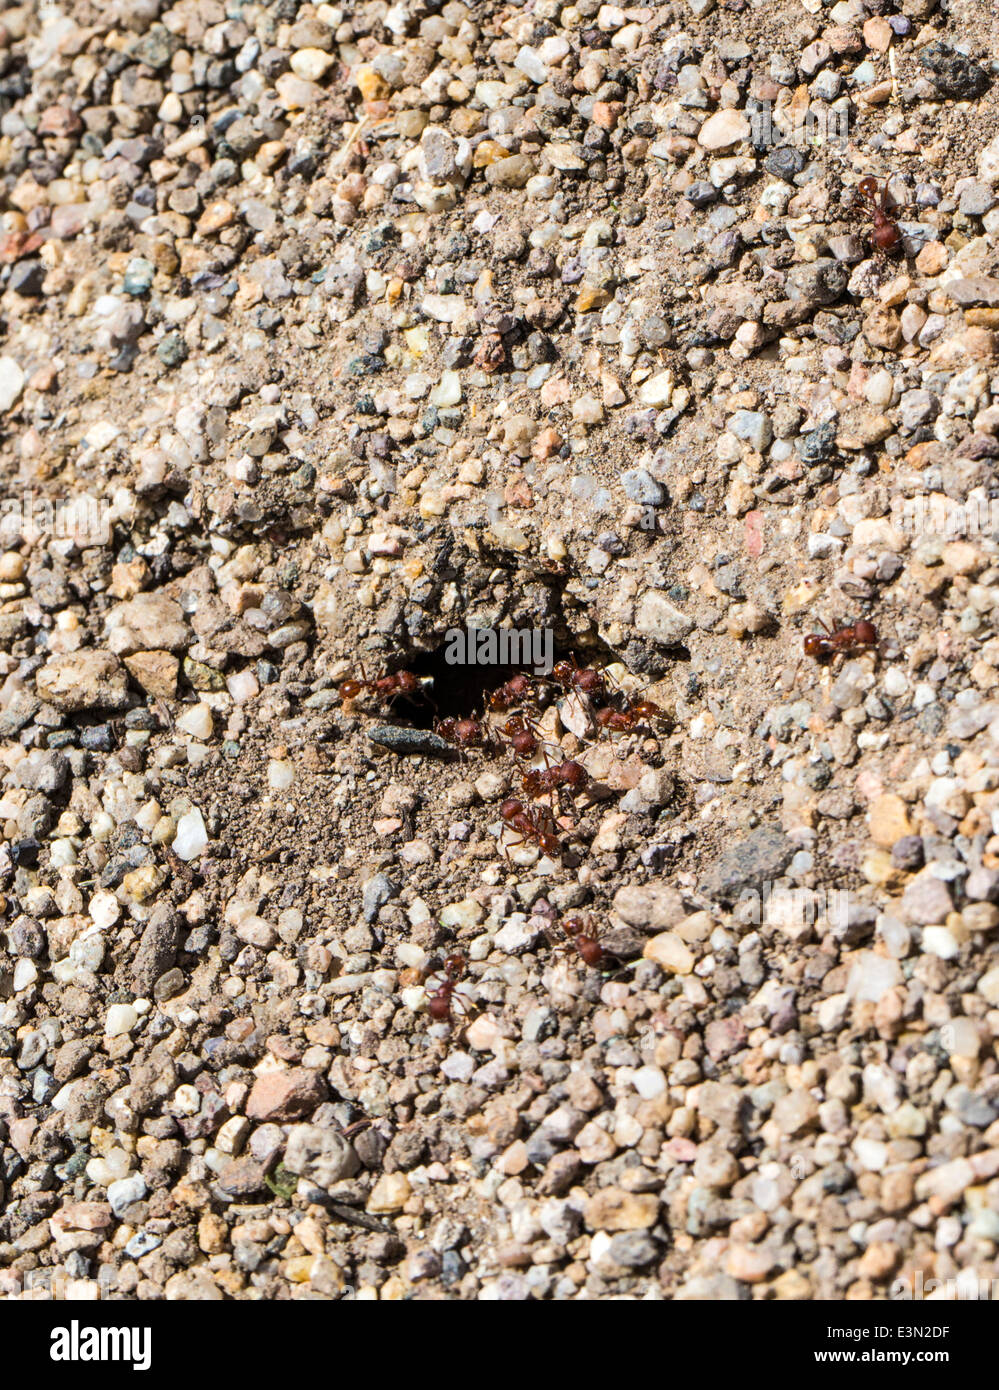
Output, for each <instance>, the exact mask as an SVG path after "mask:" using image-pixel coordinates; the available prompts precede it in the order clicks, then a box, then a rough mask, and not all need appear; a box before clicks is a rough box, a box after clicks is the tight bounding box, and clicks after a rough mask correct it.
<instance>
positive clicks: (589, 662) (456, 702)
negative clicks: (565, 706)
mask: <svg viewBox="0 0 999 1390" xmlns="http://www.w3.org/2000/svg"><path fill="white" fill-rule="evenodd" d="M483 630H484V629H483ZM493 631H496V632H499V631H501V629H493ZM511 631H521V632H522V631H524V629H523V628H519V629H513V628H511ZM450 646H451V644H450V642H449V641H448V640H447V639H444V640H442V641H441V642H440V644H439V645H438V646H436V647H435V648H434V649H433V651H430V652H420V653H414V654H413V655H412V656H411V657H410V658H409V660H408V661H406V662H403V663H402V665H403V666H405V668H406V669H407V670H409V671H412V672H413V673H414V675H417V676H420V677H421V678H423V679H427V678H429V682H430V683H429V684H428V685H427V687H426V695H425V696H424V697H418V698H416V699H397V700H395V701H394V704H393V718H394V719H396V720H398V721H400V722H405V723H407V724H410V725H412V727H413V728H416V729H429V728H432V727H433V723H434V720H435V719H446V718H448V717H452V718H455V719H467V718H479V717H480V716H481V715H482V711H483V706H484V702H485V696H486V694H487V693H488V692H489V691H491V690H496V689H497V687H498V686H501V685H503V684H504V682H505V681H508V680H509V679H510V678H511V676H515V675H519V674H521V673H524V674H527V675H535V674H537V673H536V672H535V669H534V667H533V666H530V665H517V666H512V665H496V666H491V665H482V664H480V663H479V662H476V663H475V665H470V664H468V663H467V662H466V663H452V662H450V661H449V660H448V652H449V650H450ZM619 660H620V658H619V657H618V656H617V654H616V653H615V652H614V651H612V650H611V648H610V647H608V646H607V644H606V643H605V642H602V641H600V640H597V642H596V643H594V644H591V645H589V646H587V648H586V649H585V650H583V649H582V648H580V647H576V646H573V645H572V644H571V643H566V642H560V641H559V640H558V638H557V637H556V638H555V640H554V643H553V647H552V664H553V665H554V664H555V663H556V662H558V661H575V662H576V664H577V665H579V666H608V665H610V664H611V663H612V662H615V661H619ZM551 690H552V693H553V696H554V687H551Z"/></svg>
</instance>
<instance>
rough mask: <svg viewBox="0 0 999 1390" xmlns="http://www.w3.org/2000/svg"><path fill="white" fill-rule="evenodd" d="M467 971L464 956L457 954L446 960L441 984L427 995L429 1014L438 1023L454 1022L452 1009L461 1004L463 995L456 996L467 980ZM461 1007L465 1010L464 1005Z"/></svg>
mask: <svg viewBox="0 0 999 1390" xmlns="http://www.w3.org/2000/svg"><path fill="white" fill-rule="evenodd" d="M467 969H468V962H467V961H466V960H465V957H464V956H462V955H459V954H455V955H453V956H448V957H447V958H446V959H445V961H444V969H443V971H442V972H441V983H440V984H439V985H438V986H437V988H436V989H433V990H431V991H430V992H429V993H428V994H427V1013H428V1014H429V1015H430V1017H431V1018H432V1019H433V1020H434V1021H435V1022H436V1023H451V1022H453V1019H452V1016H451V1010H452V1007H453V1006H454V1005H455V1004H458V1003H461V995H455V990H456V989H457V988H458V985H459V984H460V983H461V981H462V980H463V979H464V978H465V974H466V971H467ZM461 1007H462V1009H463V1010H464V1008H465V1006H464V1004H462V1005H461Z"/></svg>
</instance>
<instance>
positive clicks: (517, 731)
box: [500, 714, 542, 758]
mask: <svg viewBox="0 0 999 1390" xmlns="http://www.w3.org/2000/svg"><path fill="white" fill-rule="evenodd" d="M500 733H501V734H504V735H505V736H506V737H507V739H508V740H509V743H510V747H511V748H512V749H513V752H514V755H515V756H516V757H518V758H533V756H534V754H535V753H536V752H537V751H538V749H539V748H540V747H541V746H542V743H541V739H540V738H539V737H538V735H537V734H536V733H535V731H534V726H533V725H532V724H529V723H528V722H527V720H526V719H525V718H524V716H523V715H522V714H515V715H514V716H513V718H512V719H508V720H507V721H506V723H505V724H504V725H503V726H502V728H501V729H500Z"/></svg>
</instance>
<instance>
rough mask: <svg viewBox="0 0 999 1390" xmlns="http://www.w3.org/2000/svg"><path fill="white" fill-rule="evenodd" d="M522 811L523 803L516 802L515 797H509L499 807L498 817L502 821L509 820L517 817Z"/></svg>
mask: <svg viewBox="0 0 999 1390" xmlns="http://www.w3.org/2000/svg"><path fill="white" fill-rule="evenodd" d="M523 810H524V803H523V802H522V801H518V800H517V798H516V797H513V796H511V797H509V798H508V799H507V800H506V801H504V802H503V804H502V806H501V807H500V815H501V816H502V817H503V819H504V820H510V819H511V817H513V816H519V815H521V814H522V812H523Z"/></svg>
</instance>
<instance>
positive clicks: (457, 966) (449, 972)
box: [444, 951, 468, 980]
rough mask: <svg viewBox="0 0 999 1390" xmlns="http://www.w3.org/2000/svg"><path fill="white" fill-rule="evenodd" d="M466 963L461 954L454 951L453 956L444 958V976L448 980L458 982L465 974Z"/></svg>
mask: <svg viewBox="0 0 999 1390" xmlns="http://www.w3.org/2000/svg"><path fill="white" fill-rule="evenodd" d="M467 963H468V962H467V961H466V960H465V957H464V956H463V955H462V954H461V952H460V951H456V952H455V953H454V955H452V956H447V957H446V958H445V961H444V974H445V975H446V976H447V977H448V979H449V980H460V979H461V977H462V975H464V973H465V966H466V965H467Z"/></svg>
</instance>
